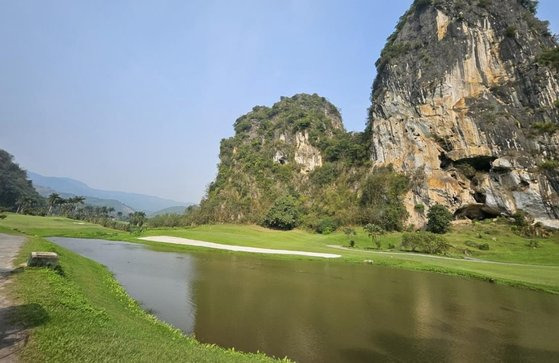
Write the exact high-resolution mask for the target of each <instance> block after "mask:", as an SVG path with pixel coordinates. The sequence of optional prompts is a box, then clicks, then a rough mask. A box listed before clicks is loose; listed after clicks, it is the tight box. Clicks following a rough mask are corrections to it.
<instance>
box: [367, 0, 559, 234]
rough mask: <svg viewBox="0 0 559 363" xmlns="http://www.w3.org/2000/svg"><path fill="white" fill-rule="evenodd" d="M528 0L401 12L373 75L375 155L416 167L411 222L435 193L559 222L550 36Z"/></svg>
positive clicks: (421, 2) (383, 161) (485, 211)
mask: <svg viewBox="0 0 559 363" xmlns="http://www.w3.org/2000/svg"><path fill="white" fill-rule="evenodd" d="M530 6H531V2H530V1H529V0H499V1H496V0H484V1H461V0H418V1H416V2H415V4H414V5H413V6H412V8H411V9H410V10H409V11H408V12H407V13H406V14H405V15H404V16H403V17H402V18H401V21H400V24H399V25H398V27H397V31H396V32H395V33H394V34H393V35H392V36H391V38H390V39H389V41H388V44H387V46H386V48H385V49H384V51H383V54H382V57H381V59H380V60H379V61H378V62H377V68H378V71H379V72H378V76H377V79H376V80H375V83H374V86H373V94H372V106H371V108H370V123H369V127H368V132H369V135H370V140H371V144H372V159H373V162H374V165H375V166H377V167H378V166H386V165H389V164H392V165H393V166H394V167H395V168H396V169H397V170H399V171H402V172H405V173H407V174H410V175H412V179H413V181H414V182H413V188H412V190H411V191H410V192H409V193H408V195H407V197H406V206H407V209H408V212H409V213H410V215H411V221H410V222H411V223H414V224H416V225H422V224H423V223H424V222H425V217H424V215H423V214H422V213H421V212H419V210H421V209H420V208H414V206H416V205H419V204H423V205H427V206H431V205H433V204H435V203H440V204H444V205H446V206H448V207H449V208H450V209H451V210H452V211H454V212H456V214H457V215H460V216H468V217H471V218H483V217H488V216H496V215H500V214H509V215H510V214H513V213H515V212H517V211H519V210H522V211H524V212H526V213H528V214H530V215H532V216H533V217H534V218H535V219H536V220H537V221H540V222H542V223H544V224H546V225H549V226H555V227H559V222H558V218H559V194H558V193H559V176H558V174H557V172H556V171H555V170H554V168H553V167H549V165H554V163H553V160H557V159H559V135H558V133H557V132H555V131H556V130H557V128H558V126H559V108H558V107H557V100H558V98H559V80H558V75H557V72H556V70H553V69H552V68H549V67H547V66H544V65H542V64H539V63H538V56H539V55H540V54H542V52H543V51H545V50H548V49H550V48H554V47H556V43H555V42H554V39H553V37H552V36H551V35H550V34H549V32H548V30H547V25H546V24H545V23H543V22H541V21H539V20H537V19H536V18H535V16H534V14H533V13H532V12H531V11H530V10H529V8H530Z"/></svg>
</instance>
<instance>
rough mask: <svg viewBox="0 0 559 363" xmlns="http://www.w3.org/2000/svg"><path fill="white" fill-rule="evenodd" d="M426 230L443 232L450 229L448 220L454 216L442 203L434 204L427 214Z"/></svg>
mask: <svg viewBox="0 0 559 363" xmlns="http://www.w3.org/2000/svg"><path fill="white" fill-rule="evenodd" d="M427 218H428V221H427V231H429V232H432V233H438V234H444V233H446V232H448V230H449V229H450V222H451V221H452V219H453V218H454V216H453V215H452V213H450V212H449V211H448V209H447V208H446V207H445V206H444V205H440V204H435V205H434V206H432V207H431V209H429V213H428V214H427Z"/></svg>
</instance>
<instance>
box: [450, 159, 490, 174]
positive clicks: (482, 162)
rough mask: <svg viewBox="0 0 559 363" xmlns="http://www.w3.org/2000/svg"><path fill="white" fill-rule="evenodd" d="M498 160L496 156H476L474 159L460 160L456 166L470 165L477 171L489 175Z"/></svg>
mask: <svg viewBox="0 0 559 363" xmlns="http://www.w3.org/2000/svg"><path fill="white" fill-rule="evenodd" d="M496 159H497V158H496V157H495V156H476V157H473V158H465V159H460V160H457V161H455V162H454V164H455V165H469V166H471V167H473V168H474V169H475V170H477V171H482V172H486V173H488V172H489V171H490V170H491V164H492V163H493V161H495V160H496Z"/></svg>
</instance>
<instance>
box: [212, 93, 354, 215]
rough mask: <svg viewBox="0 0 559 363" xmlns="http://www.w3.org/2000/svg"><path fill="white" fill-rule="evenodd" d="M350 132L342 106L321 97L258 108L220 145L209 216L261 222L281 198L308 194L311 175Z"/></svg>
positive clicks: (236, 126)
mask: <svg viewBox="0 0 559 363" xmlns="http://www.w3.org/2000/svg"><path fill="white" fill-rule="evenodd" d="M345 135H348V134H347V133H346V132H345V130H344V128H343V124H342V119H341V116H340V113H339V112H338V110H337V108H336V107H335V106H333V105H332V104H331V103H329V102H328V101H326V99H324V98H322V97H319V96H318V95H305V94H300V95H296V96H293V97H291V98H286V97H282V99H281V101H280V102H278V103H276V104H275V105H273V106H272V107H261V106H259V107H255V108H254V109H253V110H252V112H249V113H248V114H246V115H244V116H242V117H240V118H239V119H238V120H237V121H236V122H235V136H234V137H232V138H229V139H225V140H223V141H222V143H221V151H220V164H219V170H218V176H217V178H216V180H215V182H213V183H212V184H211V185H210V187H209V190H208V194H207V196H206V198H205V200H203V201H202V204H201V206H202V210H203V212H204V213H205V214H206V215H208V218H207V219H208V220H209V221H212V222H258V221H259V220H260V219H261V218H262V215H263V214H264V213H265V212H266V211H267V209H268V208H269V207H270V205H271V204H272V203H273V202H274V200H275V199H276V198H278V197H280V196H282V195H285V194H295V195H298V194H300V193H304V192H309V189H310V188H311V187H312V185H311V184H312V183H310V182H309V180H310V176H311V173H312V172H313V171H315V170H316V169H318V168H320V167H322V166H323V164H324V163H325V162H327V159H329V158H328V157H327V156H326V155H325V153H326V150H327V149H328V148H331V147H332V145H334V144H336V140H337V139H338V138H339V137H343V136H345Z"/></svg>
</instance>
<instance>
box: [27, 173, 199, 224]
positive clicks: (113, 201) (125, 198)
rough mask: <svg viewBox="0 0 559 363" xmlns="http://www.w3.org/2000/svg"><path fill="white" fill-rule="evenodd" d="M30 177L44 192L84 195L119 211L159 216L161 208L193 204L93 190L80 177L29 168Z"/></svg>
mask: <svg viewBox="0 0 559 363" xmlns="http://www.w3.org/2000/svg"><path fill="white" fill-rule="evenodd" d="M27 176H28V178H29V179H31V180H32V181H33V185H34V186H35V188H36V189H37V191H38V192H39V193H40V194H42V195H48V194H50V193H54V192H56V193H59V194H61V195H62V196H63V197H68V196H71V195H81V196H84V197H86V203H87V204H91V205H98V206H103V205H104V206H107V207H113V208H115V210H116V211H117V212H118V211H121V212H123V213H125V214H127V213H130V212H132V211H144V212H146V213H147V214H150V215H156V214H161V212H163V211H162V210H167V209H168V208H172V209H173V210H178V209H179V208H182V210H184V209H185V208H186V207H187V206H188V205H190V203H181V202H177V201H176V200H170V199H164V198H159V197H155V196H152V195H144V194H138V193H127V192H117V191H110V190H100V189H94V188H91V187H90V186H88V185H87V184H85V183H83V182H81V181H79V180H75V179H71V178H64V177H50V176H43V175H40V174H37V173H34V172H30V171H29V172H27ZM163 213H169V212H163Z"/></svg>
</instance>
